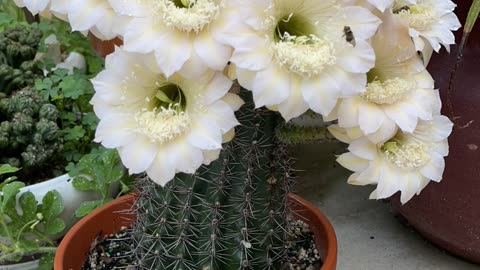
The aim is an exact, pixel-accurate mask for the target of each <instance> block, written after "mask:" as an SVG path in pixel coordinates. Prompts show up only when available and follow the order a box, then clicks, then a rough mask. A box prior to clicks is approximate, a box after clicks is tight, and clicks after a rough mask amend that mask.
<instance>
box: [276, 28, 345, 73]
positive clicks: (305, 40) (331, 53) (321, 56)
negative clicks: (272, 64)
mask: <svg viewBox="0 0 480 270" xmlns="http://www.w3.org/2000/svg"><path fill="white" fill-rule="evenodd" d="M271 50H272V53H273V55H274V57H275V59H276V60H277V61H278V63H279V64H280V65H282V66H285V67H286V68H287V69H288V70H289V71H291V72H294V73H296V74H298V75H300V76H302V77H305V78H309V77H312V76H316V75H318V74H320V73H321V72H322V70H323V69H324V68H325V66H327V65H333V64H335V62H336V57H335V48H334V46H333V43H332V42H330V41H329V40H326V39H320V38H318V37H316V36H315V35H310V36H309V37H307V36H300V37H296V36H289V35H288V33H285V37H283V40H282V41H280V42H277V43H273V44H272V46H271Z"/></svg>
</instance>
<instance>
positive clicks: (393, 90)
mask: <svg viewBox="0 0 480 270" xmlns="http://www.w3.org/2000/svg"><path fill="white" fill-rule="evenodd" d="M415 86H416V82H415V81H414V80H407V79H403V78H398V77H395V78H393V79H387V80H385V81H380V80H374V81H372V82H370V83H368V85H367V90H366V91H365V92H364V93H363V94H362V95H360V97H361V98H363V99H364V100H366V101H369V102H373V103H375V104H394V103H396V102H398V101H400V100H402V99H404V98H405V97H407V96H408V95H409V94H410V93H411V92H412V91H414V90H415Z"/></svg>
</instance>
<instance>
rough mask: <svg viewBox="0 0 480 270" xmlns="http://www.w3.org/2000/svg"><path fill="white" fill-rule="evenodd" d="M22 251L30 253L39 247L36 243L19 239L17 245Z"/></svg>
mask: <svg viewBox="0 0 480 270" xmlns="http://www.w3.org/2000/svg"><path fill="white" fill-rule="evenodd" d="M18 244H19V245H20V246H21V247H22V249H24V250H25V251H26V252H31V251H35V250H37V249H38V248H39V247H40V246H39V244H38V242H36V241H31V240H26V239H21V240H20V241H19V243H18Z"/></svg>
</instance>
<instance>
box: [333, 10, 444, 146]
mask: <svg viewBox="0 0 480 270" xmlns="http://www.w3.org/2000/svg"><path fill="white" fill-rule="evenodd" d="M400 21H401V19H400V18H395V17H393V16H392V15H391V14H388V13H387V14H385V16H384V18H383V24H382V25H381V26H380V28H379V30H378V32H377V34H376V35H375V36H374V37H373V39H372V46H373V48H374V50H375V54H376V63H375V67H374V68H373V69H372V70H370V71H369V72H368V84H367V87H366V91H365V92H364V93H362V94H360V95H357V96H352V97H346V98H343V99H341V100H340V101H339V103H338V105H337V108H336V110H334V113H333V115H332V116H329V117H328V118H329V120H333V119H337V118H338V125H339V127H341V128H355V127H359V128H360V130H361V132H362V134H363V135H365V136H367V137H368V138H369V139H370V140H371V141H372V142H374V143H379V142H382V141H386V140H388V139H390V138H391V137H392V136H393V135H394V134H395V133H396V132H397V127H399V128H400V129H401V130H403V131H405V132H413V130H414V129H415V127H416V125H417V122H418V120H431V119H432V117H433V114H434V110H435V108H436V104H437V103H438V100H439V96H438V91H436V90H434V89H433V87H434V81H433V78H432V77H431V76H430V74H429V73H428V72H427V71H426V70H425V67H424V65H423V62H422V61H421V60H420V58H419V57H418V55H417V52H416V50H415V47H414V44H413V42H412V40H411V38H410V36H409V35H408V28H407V27H406V26H405V25H404V24H402V23H401V22H400Z"/></svg>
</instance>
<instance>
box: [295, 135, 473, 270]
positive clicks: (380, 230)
mask: <svg viewBox="0 0 480 270" xmlns="http://www.w3.org/2000/svg"><path fill="white" fill-rule="evenodd" d="M343 149H344V146H343V145H342V144H339V143H329V144H322V145H298V146H296V147H295V149H294V150H293V155H294V156H296V157H297V158H298V161H297V164H296V168H297V169H299V170H305V171H304V172H300V173H299V175H300V177H299V183H298V184H297V187H296V193H297V194H299V195H301V196H303V197H304V198H305V199H307V200H309V201H310V202H312V203H314V204H315V205H316V206H317V207H318V208H319V209H321V210H322V211H323V212H324V213H325V214H326V215H327V217H328V218H329V219H330V221H331V222H332V224H333V226H334V228H335V230H336V233H337V238H338V245H339V254H338V268H337V269H338V270H480V265H475V264H471V263H468V262H465V261H463V260H462V259H459V258H456V257H453V256H451V255H449V254H446V253H445V252H443V251H442V250H440V249H439V248H437V247H435V246H433V245H432V244H430V243H428V242H427V241H426V240H424V239H423V238H422V237H421V236H419V235H418V234H417V233H415V232H414V231H413V230H412V229H411V228H409V227H407V226H405V225H403V224H402V223H401V222H399V220H398V219H397V218H395V214H394V213H393V210H392V209H391V207H390V205H389V204H388V203H385V202H378V201H372V200H368V195H369V194H370V192H371V191H372V190H373V189H374V187H373V186H370V187H356V186H350V185H348V184H346V179H347V176H348V175H349V173H348V171H346V170H344V169H342V168H341V167H340V166H337V165H336V164H335V161H334V159H335V158H334V154H340V153H342V152H343Z"/></svg>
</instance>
